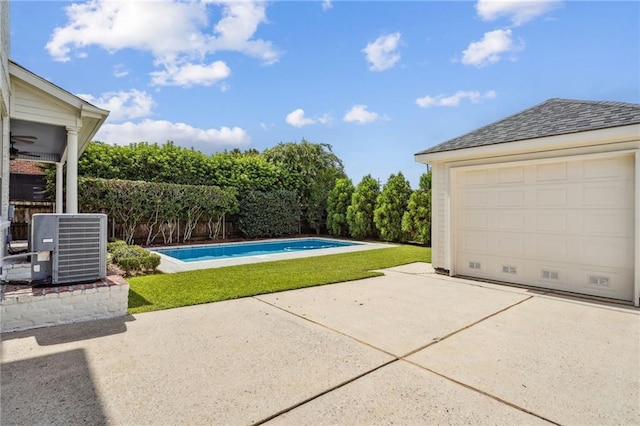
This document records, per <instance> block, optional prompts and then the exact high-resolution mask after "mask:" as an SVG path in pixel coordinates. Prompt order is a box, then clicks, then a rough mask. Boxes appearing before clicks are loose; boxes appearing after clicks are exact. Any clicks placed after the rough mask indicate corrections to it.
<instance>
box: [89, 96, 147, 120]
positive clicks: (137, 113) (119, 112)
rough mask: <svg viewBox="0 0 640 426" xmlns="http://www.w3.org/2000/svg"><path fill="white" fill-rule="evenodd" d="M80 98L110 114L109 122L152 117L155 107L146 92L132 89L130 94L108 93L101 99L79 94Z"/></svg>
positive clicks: (100, 97)
mask: <svg viewBox="0 0 640 426" xmlns="http://www.w3.org/2000/svg"><path fill="white" fill-rule="evenodd" d="M78 97H80V98H82V99H84V100H86V101H87V102H89V103H91V104H93V105H95V106H97V107H99V108H104V109H106V110H109V111H111V112H110V113H109V118H108V120H109V122H118V121H122V120H131V119H133V118H140V117H146V116H148V115H151V113H152V109H153V106H154V105H155V103H154V101H153V98H152V97H151V95H149V94H148V93H146V92H142V91H139V90H136V89H131V90H129V91H128V92H108V93H103V94H102V95H100V96H99V97H97V98H96V97H94V96H93V95H88V94H82V93H81V94H78Z"/></svg>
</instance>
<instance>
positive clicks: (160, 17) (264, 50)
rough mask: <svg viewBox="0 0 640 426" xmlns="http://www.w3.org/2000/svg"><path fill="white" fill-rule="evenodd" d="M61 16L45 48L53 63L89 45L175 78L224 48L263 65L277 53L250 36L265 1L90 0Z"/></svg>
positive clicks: (259, 21)
mask: <svg viewBox="0 0 640 426" xmlns="http://www.w3.org/2000/svg"><path fill="white" fill-rule="evenodd" d="M215 7H218V8H220V14H221V16H222V17H221V19H220V20H219V21H218V22H217V23H215V25H213V26H211V25H210V23H209V22H208V12H209V10H210V9H212V8H215ZM65 12H66V15H67V20H68V22H67V23H66V25H65V26H61V27H57V28H56V29H55V30H54V31H53V33H52V35H51V37H50V39H49V42H48V43H47V45H46V49H47V50H48V52H49V54H50V55H51V57H53V59H55V60H57V61H69V60H70V58H71V53H72V52H74V51H76V52H77V51H78V50H80V49H83V48H85V47H87V46H92V45H93V46H98V47H100V48H103V49H105V50H107V51H109V52H116V51H118V50H122V49H136V50H140V51H145V52H150V53H151V54H152V55H153V57H154V64H155V65H156V66H158V67H160V68H164V70H163V71H158V72H159V73H161V74H162V73H168V74H171V75H179V74H180V71H175V70H174V68H182V67H183V66H184V67H191V70H190V71H187V72H192V71H193V63H198V62H202V61H203V60H204V59H205V57H206V56H207V55H210V54H213V53H215V52H218V51H223V50H226V51H236V52H240V53H243V54H245V55H249V56H252V57H255V58H258V59H260V60H261V61H262V62H264V63H266V64H272V63H274V62H276V61H277V60H278V59H279V57H280V55H281V52H279V51H278V50H277V49H276V48H275V47H274V46H273V44H272V43H271V42H270V41H265V40H262V39H255V38H254V34H255V32H256V31H257V29H258V26H259V25H260V24H262V23H266V22H267V18H266V3H264V2H249V1H233V0H229V1H215V2H210V1H189V2H183V1H178V0H169V1H114V0H92V1H88V2H84V3H73V4H71V5H69V6H67V7H66V8H65ZM154 75H156V74H155V73H154ZM160 80H161V81H162V79H160ZM167 81H168V80H167ZM187 81H193V80H192V79H187ZM203 81H205V82H206V81H209V79H207V78H205V79H204V80H203Z"/></svg>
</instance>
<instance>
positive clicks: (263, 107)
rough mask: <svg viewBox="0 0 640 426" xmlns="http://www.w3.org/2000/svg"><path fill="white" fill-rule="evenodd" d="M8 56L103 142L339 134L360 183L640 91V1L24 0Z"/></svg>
mask: <svg viewBox="0 0 640 426" xmlns="http://www.w3.org/2000/svg"><path fill="white" fill-rule="evenodd" d="M10 13H11V52H10V55H11V58H12V59H13V60H15V61H16V62H18V63H19V64H21V65H22V66H24V67H26V68H28V69H29V70H31V71H33V72H35V73H36V74H39V75H41V76H42V77H44V78H46V79H49V80H50V81H52V82H53V83H55V84H57V85H59V86H61V87H63V88H64V89H66V90H68V91H70V92H72V93H74V94H77V95H79V96H81V97H83V98H85V99H87V100H88V101H89V102H91V103H93V104H95V105H97V106H100V107H102V108H106V109H108V110H110V111H111V114H110V117H109V119H108V120H107V122H106V123H105V124H104V125H103V128H102V130H101V131H100V132H99V133H98V134H97V135H96V140H101V141H104V142H108V143H113V144H119V145H127V144H129V143H131V142H139V141H148V142H160V143H162V142H164V141H166V140H168V139H170V140H173V141H174V142H175V143H176V144H178V145H181V146H185V147H194V148H195V149H198V150H200V151H203V152H205V153H213V152H216V151H219V150H224V149H233V148H235V147H238V148H240V149H243V150H244V149H248V148H256V149H258V150H260V151H262V150H263V149H265V148H269V147H272V146H274V145H276V144H277V143H278V142H294V141H300V140H301V139H302V138H304V139H306V140H308V141H311V142H323V143H328V144H331V145H332V146H333V148H334V152H335V153H336V154H337V155H338V156H339V157H340V158H341V159H342V160H343V161H344V164H345V170H346V172H347V174H348V175H349V177H350V178H351V179H352V180H353V181H354V183H356V184H357V183H358V182H359V181H360V180H361V179H362V177H363V176H364V175H366V174H368V173H371V174H372V176H374V177H375V178H378V179H380V181H381V182H386V180H387V178H388V177H389V175H390V174H391V173H397V172H398V171H402V172H403V174H404V175H405V176H406V177H407V178H408V179H409V180H410V182H411V184H412V186H413V187H416V186H417V184H418V181H419V176H420V174H422V173H423V172H424V171H425V170H426V167H425V166H424V165H422V164H419V163H416V162H415V161H414V159H413V154H415V153H416V152H418V151H421V150H423V149H426V148H428V147H430V146H433V145H435V144H438V143H440V142H443V141H445V140H447V139H450V138H453V137H456V136H459V135H462V134H464V133H466V132H469V131H472V130H474V129H476V128H478V127H481V126H483V125H486V124H489V123H491V122H493V121H496V120H499V119H501V118H504V117H506V116H508V115H511V114H513V113H516V112H518V111H520V110H523V109H525V108H528V107H530V106H533V105H535V104H538V103H540V102H543V101H545V100H546V99H549V98H570V99H583V100H610V101H622V102H633V103H638V102H640V3H639V2H636V1H623V2H611V1H601V2H595V1H558V0H549V1H547V0H545V1H517V0H516V1H514V0H511V1H501V2H496V1H486V0H480V1H475V2H471V1H448V2H436V1H409V2H396V1H387V2H383V1H379V2H372V1H271V2H266V3H265V2H248V1H237V0H236V1H192V2H178V1H122V2H120V1H108V2H107V1H101V0H94V1H89V2H62V1H43V2H37V1H12V2H11V4H10Z"/></svg>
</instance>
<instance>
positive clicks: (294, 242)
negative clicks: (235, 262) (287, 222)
mask: <svg viewBox="0 0 640 426" xmlns="http://www.w3.org/2000/svg"><path fill="white" fill-rule="evenodd" d="M356 245H360V244H359V243H352V242H347V241H338V240H330V239H325V238H297V239H291V240H279V241H256V242H243V243H228V244H214V245H204V246H189V247H178V248H166V249H157V250H154V251H155V252H157V253H160V254H163V255H165V256H169V257H173V258H174V259H178V260H181V261H183V262H200V261H203V260H217V259H228V258H233V257H248V256H262V255H268V254H278V253H291V252H297V251H305V250H318V249H327V248H336V247H348V246H356Z"/></svg>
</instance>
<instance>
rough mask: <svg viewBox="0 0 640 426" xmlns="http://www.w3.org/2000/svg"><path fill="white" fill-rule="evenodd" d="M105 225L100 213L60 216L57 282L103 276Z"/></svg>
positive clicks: (88, 279) (85, 279) (92, 278)
mask: <svg viewBox="0 0 640 426" xmlns="http://www.w3.org/2000/svg"><path fill="white" fill-rule="evenodd" d="M104 231H105V230H103V229H102V225H101V221H100V218H99V217H95V216H92V217H78V216H70V217H64V216H61V217H60V219H59V222H58V233H59V234H58V235H59V240H58V252H57V260H58V262H57V266H58V271H57V272H58V274H57V275H58V280H57V281H58V283H70V282H78V281H90V280H96V279H100V278H103V277H104V271H103V269H104V266H103V261H102V259H101V257H102V256H104V249H103V247H102V245H103V242H102V241H103V240H102V238H101V237H102V235H103V232H104Z"/></svg>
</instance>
